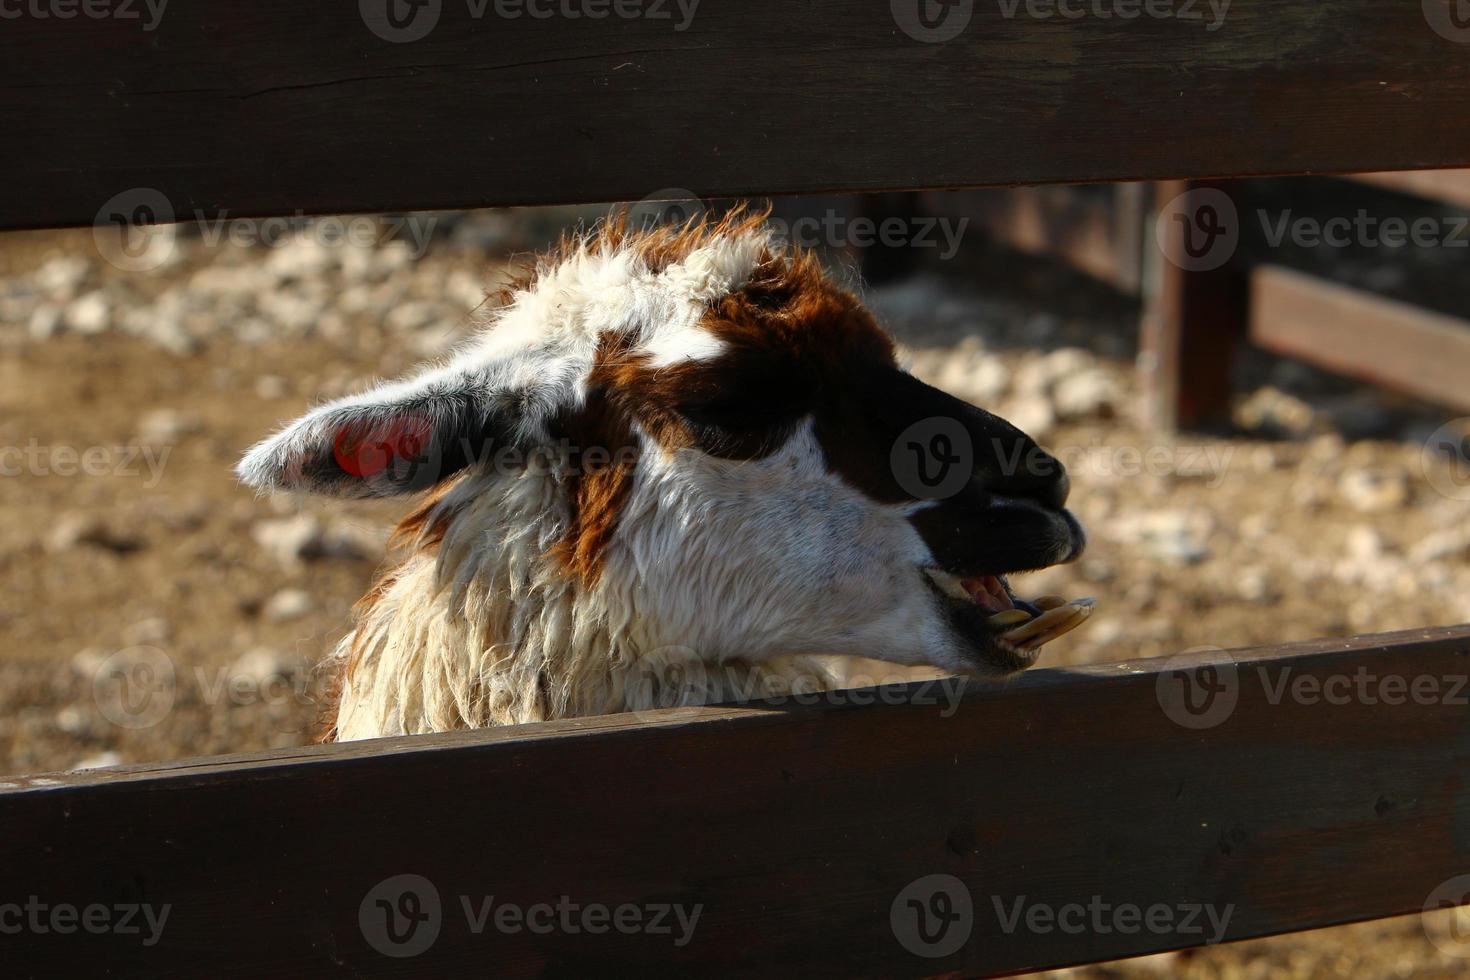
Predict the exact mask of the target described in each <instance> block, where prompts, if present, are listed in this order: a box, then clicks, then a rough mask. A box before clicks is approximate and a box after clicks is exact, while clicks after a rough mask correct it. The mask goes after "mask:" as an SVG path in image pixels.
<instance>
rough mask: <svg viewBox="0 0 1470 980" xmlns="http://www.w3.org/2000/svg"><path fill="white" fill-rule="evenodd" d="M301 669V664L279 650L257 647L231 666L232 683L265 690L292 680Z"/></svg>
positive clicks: (241, 656) (242, 655)
mask: <svg viewBox="0 0 1470 980" xmlns="http://www.w3.org/2000/svg"><path fill="white" fill-rule="evenodd" d="M300 667H301V664H300V663H298V662H297V661H296V660H293V659H292V658H290V657H288V656H286V655H285V654H283V653H281V652H280V651H278V650H272V649H270V648H269V647H256V648H255V649H253V650H250V651H248V652H246V653H243V654H241V655H240V656H239V657H238V658H237V659H236V660H235V662H234V663H232V664H230V668H229V676H230V683H231V684H232V685H239V684H242V683H243V684H247V685H253V686H254V687H255V688H256V690H263V689H266V688H268V687H270V686H271V685H273V684H275V683H276V682H277V681H280V680H290V679H291V678H292V677H294V676H295V675H296V673H297V671H298V670H299V669H300Z"/></svg>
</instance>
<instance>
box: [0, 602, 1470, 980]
mask: <svg viewBox="0 0 1470 980" xmlns="http://www.w3.org/2000/svg"><path fill="white" fill-rule="evenodd" d="M1467 674H1470V627H1457V628H1447V629H1432V630H1415V631H1411V632H1407V633H1396V634H1385V635H1381V636H1373V637H1362V638H1358V639H1355V640H1348V641H1314V642H1309V643H1298V644H1291V645H1288V646H1284V647H1279V648H1270V649H1256V650H1242V651H1235V652H1233V653H1229V654H1227V653H1225V652H1223V651H1202V652H1199V653H1198V654H1196V655H1192V656H1188V657H1185V658H1183V659H1182V660H1180V659H1176V660H1173V661H1168V660H1160V661H1135V662H1130V663H1121V664H1109V665H1103V666H1093V667H1085V668H1079V669H1069V670H1042V671H1037V672H1033V673H1029V674H1026V675H1023V676H1021V677H1020V678H1018V679H1016V680H1015V681H1013V682H1011V683H1009V684H1005V685H982V686H974V687H972V688H970V689H969V690H967V691H965V692H964V693H963V696H962V697H960V698H958V699H956V700H952V699H951V698H950V697H949V694H951V693H954V692H955V690H956V689H955V688H953V687H945V686H941V685H939V684H938V683H937V682H936V683H934V684H929V685H925V684H916V685H908V686H906V687H897V688H881V689H868V690H867V691H862V692H855V693H851V694H847V695H843V696H840V697H839V696H833V697H829V698H824V699H822V700H821V702H820V703H815V704H791V703H788V704H769V705H762V704H754V705H750V706H746V707H712V708H704V709H695V710H691V711H680V712H673V713H664V714H663V715H662V716H660V717H655V718H644V719H637V718H633V719H630V718H628V717H608V718H596V719H588V720H583V721H574V722H559V723H552V724H543V725H529V726H524V727H520V728H510V729H500V730H491V731H481V732H473V733H464V734H453V735H443V736H425V737H420V738H410V739H389V740H382V741H374V742H365V743H357V744H347V745H340V746H325V747H310V748H299V749H290V750H283V751H279V752H271V753H257V754H252V755H244V756H235V757H226V758H220V759H203V760H194V761H190V762H183V763H174V764H169V765H160V766H147V767H134V768H131V769H125V770H119V771H104V772H96V773H80V774H62V775H55V776H46V777H33V778H29V779H24V780H20V781H18V782H13V783H11V784H7V785H5V786H4V787H3V788H0V827H4V828H5V832H6V836H5V842H6V843H5V845H4V847H3V860H4V867H5V874H4V878H3V889H0V927H3V926H4V924H5V923H6V921H7V920H6V918H5V916H6V912H5V903H19V904H20V905H21V906H23V905H24V904H25V903H26V902H27V901H28V900H29V901H31V903H32V904H34V905H36V906H37V907H38V908H40V909H41V910H42V911H40V912H39V913H38V914H39V915H41V916H42V919H41V921H42V922H43V924H49V923H50V922H51V920H50V919H47V918H46V916H47V915H48V912H47V911H46V910H49V909H55V908H56V907H58V906H68V907H74V908H76V909H79V910H86V909H87V907H88V906H91V905H102V906H105V907H107V908H109V909H112V908H116V907H123V906H129V905H143V906H146V907H147V909H148V910H149V911H151V914H152V919H149V918H148V917H147V916H146V915H143V914H139V915H138V916H137V918H136V922H135V923H134V924H135V925H137V926H138V927H139V932H138V933H137V934H127V935H119V934H117V933H115V932H109V933H106V934H92V933H88V932H85V931H83V930H80V929H79V930H77V931H74V932H68V933H62V932H60V931H58V930H56V929H52V928H43V929H40V930H38V929H35V928H29V929H25V930H22V931H21V932H20V933H19V934H17V935H8V936H5V937H3V949H4V956H5V960H6V962H7V964H10V966H7V971H6V972H7V974H9V975H16V973H15V966H16V965H20V966H21V970H20V972H21V973H28V974H30V975H35V976H82V975H93V973H94V971H95V969H96V968H97V967H98V966H99V965H100V964H106V965H107V966H108V967H109V968H110V969H111V970H112V975H117V976H149V977H162V976H211V977H231V976H240V977H252V978H253V977H262V976H269V977H283V978H284V977H312V978H315V977H321V976H326V975H336V974H338V973H341V974H343V975H356V976H405V977H408V976H422V977H442V976H458V975H484V974H486V973H492V974H494V975H497V976H501V975H503V976H586V975H590V974H593V973H596V974H599V975H602V974H607V973H609V972H612V973H615V974H616V975H627V976H637V975H687V974H688V972H690V971H697V972H698V973H699V974H700V975H728V976H740V975H747V976H753V975H763V976H764V975H770V974H778V975H796V974H800V975H803V976H811V975H817V976H849V975H857V974H860V975H918V974H923V975H929V974H937V973H948V972H951V971H955V972H959V973H964V974H977V975H995V974H1004V973H1008V972H1014V971H1019V970H1023V969H1029V968H1038V967H1048V966H1061V965H1064V964H1072V963H1080V962H1087V961H1096V960H1104V959H1111V958H1115V957H1121V956H1130V955H1137V954H1141V953H1148V952H1152V951H1158V950H1167V949H1176V948H1181V947H1187V946H1194V945H1200V944H1203V943H1206V942H1211V941H1216V940H1222V939H1223V940H1226V941H1229V940H1238V939H1244V938H1247V937H1252V936H1263V935H1269V934H1272V933H1279V932H1284V931H1289V930H1298V929H1310V928H1314V927H1317V926H1326V925H1332V924H1335V923H1341V922H1348V921H1352V920H1356V919H1363V918H1369V917H1378V916H1386V915H1394V914H1399V913H1409V912H1417V911H1419V910H1420V909H1421V908H1422V907H1423V906H1424V905H1425V903H1426V902H1432V901H1433V898H1432V896H1433V895H1434V893H1435V891H1436V889H1437V888H1438V887H1439V886H1441V885H1442V884H1444V883H1445V882H1446V881H1448V880H1449V879H1451V878H1453V877H1455V876H1457V875H1462V874H1467V873H1470V782H1467V780H1466V778H1465V777H1466V773H1467V772H1470V708H1467V707H1466V699H1467V696H1470V690H1467V687H1466V680H1467ZM875 702H886V703H875ZM936 875H937V876H951V877H940V878H933V877H930V876H936ZM404 876H409V877H404ZM1455 900H1457V901H1463V900H1465V899H1464V896H1459V897H1457V898H1456V899H1455ZM538 906H542V907H545V911H533V909H535V908H536V907H538ZM624 906H626V907H629V908H631V909H632V911H628V910H624V911H619V908H620V907H624ZM503 907H508V908H510V909H512V911H511V912H502V911H501V909H502V908H503ZM596 909H605V910H606V911H605V912H601V913H598V912H596V911H595V910H596ZM563 910H564V911H563ZM588 910H594V911H593V912H592V913H589V912H588ZM660 910H662V918H659V920H658V922H657V925H658V926H659V927H660V928H659V929H657V930H655V931H649V930H650V929H651V928H652V927H653V926H654V925H655V921H654V920H655V918H656V917H658V916H660ZM17 914H19V913H17ZM97 914H98V915H100V914H101V913H97ZM589 914H591V915H592V918H588V917H587V916H588V915H589ZM681 914H682V916H683V917H682V918H680V915H681ZM696 915H697V918H696V917H695V916H696ZM618 916H622V918H621V919H619V918H617V917H618ZM150 922H152V923H160V922H161V927H160V928H157V929H150V925H149V923H150ZM618 923H621V925H619V924H618ZM533 926H535V927H536V928H535V929H534V930H533V928H532V927H533ZM597 926H603V927H606V931H593V929H594V928H595V927H597ZM545 927H549V928H545ZM638 930H643V931H638ZM150 938H151V939H153V940H154V941H153V942H151V944H150V943H149V942H147V941H146V940H149V939H150ZM951 944H952V945H951ZM1467 952H1470V950H1467ZM405 953H408V954H412V955H403V954H405ZM932 954H937V955H932ZM633 970H636V971H638V972H636V973H633V972H627V971H633Z"/></svg>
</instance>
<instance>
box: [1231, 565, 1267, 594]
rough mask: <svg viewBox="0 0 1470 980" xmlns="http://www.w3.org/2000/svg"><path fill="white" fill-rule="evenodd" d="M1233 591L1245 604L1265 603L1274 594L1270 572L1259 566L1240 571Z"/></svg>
mask: <svg viewBox="0 0 1470 980" xmlns="http://www.w3.org/2000/svg"><path fill="white" fill-rule="evenodd" d="M1235 591H1236V594H1237V595H1239V596H1240V597H1241V598H1242V599H1244V600H1245V601H1246V602H1266V601H1268V600H1270V599H1272V598H1274V596H1275V594H1276V593H1275V589H1274V588H1273V587H1272V581H1271V572H1270V571H1269V570H1268V569H1265V568H1262V567H1260V566H1250V567H1248V568H1243V569H1241V571H1240V577H1239V578H1238V579H1237V580H1236V583H1235Z"/></svg>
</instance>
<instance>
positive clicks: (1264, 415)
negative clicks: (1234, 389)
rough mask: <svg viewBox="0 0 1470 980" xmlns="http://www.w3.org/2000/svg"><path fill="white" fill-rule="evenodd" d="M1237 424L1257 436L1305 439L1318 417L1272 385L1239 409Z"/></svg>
mask: <svg viewBox="0 0 1470 980" xmlns="http://www.w3.org/2000/svg"><path fill="white" fill-rule="evenodd" d="M1235 421H1236V422H1237V423H1238V424H1239V425H1240V426H1241V427H1242V428H1245V429H1248V430H1251V431H1253V432H1255V431H1261V432H1265V433H1267V434H1268V435H1281V436H1289V437H1292V438H1298V439H1299V438H1302V437H1304V436H1306V435H1308V434H1309V433H1310V432H1311V431H1312V429H1313V427H1314V426H1315V425H1316V423H1317V413H1316V411H1315V410H1314V409H1313V408H1312V406H1310V405H1308V404H1307V403H1306V402H1304V401H1302V400H1301V399H1300V398H1296V397H1294V396H1292V395H1288V394H1287V393H1286V392H1284V391H1281V390H1279V389H1277V388H1272V387H1270V386H1269V385H1268V386H1266V387H1264V388H1259V389H1257V390H1256V391H1254V392H1252V393H1251V394H1250V395H1249V396H1248V397H1246V398H1245V399H1244V400H1243V401H1242V402H1241V403H1240V404H1239V405H1238V406H1237V407H1236V409H1235Z"/></svg>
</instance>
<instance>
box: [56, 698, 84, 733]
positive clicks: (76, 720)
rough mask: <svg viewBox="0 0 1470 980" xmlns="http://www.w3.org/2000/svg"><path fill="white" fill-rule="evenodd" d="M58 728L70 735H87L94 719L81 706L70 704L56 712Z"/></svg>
mask: <svg viewBox="0 0 1470 980" xmlns="http://www.w3.org/2000/svg"><path fill="white" fill-rule="evenodd" d="M56 727H57V728H59V729H61V730H62V731H63V732H65V733H66V734H68V735H85V734H86V733H87V732H89V731H90V730H91V728H92V718H91V716H90V715H89V714H88V713H87V712H85V711H83V710H82V709H81V706H80V705H75V704H68V705H66V706H65V707H63V708H62V709H61V710H60V711H58V712H56Z"/></svg>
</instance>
